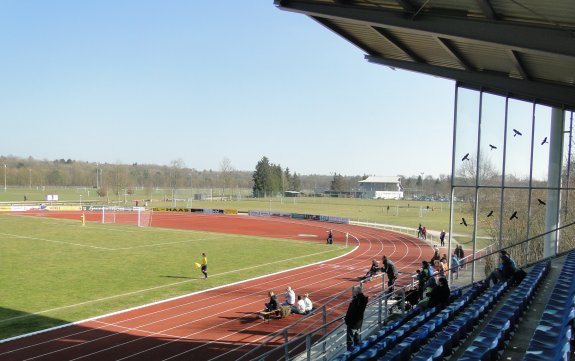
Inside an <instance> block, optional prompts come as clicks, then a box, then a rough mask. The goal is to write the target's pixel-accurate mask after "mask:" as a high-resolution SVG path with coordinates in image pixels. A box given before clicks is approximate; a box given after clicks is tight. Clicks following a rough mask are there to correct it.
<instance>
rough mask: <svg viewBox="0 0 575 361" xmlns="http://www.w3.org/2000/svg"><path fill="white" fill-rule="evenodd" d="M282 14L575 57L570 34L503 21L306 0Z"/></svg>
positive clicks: (286, 5)
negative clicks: (413, 15)
mask: <svg viewBox="0 0 575 361" xmlns="http://www.w3.org/2000/svg"><path fill="white" fill-rule="evenodd" d="M275 4H276V5H277V6H278V7H279V8H280V9H282V10H286V11H293V12H299V13H303V14H306V15H309V16H314V17H324V18H328V19H340V20H346V21H355V22H357V23H361V24H367V25H371V26H376V27H385V28H388V29H404V30H409V31H414V32H419V33H423V34H427V35H435V36H438V37H443V38H447V39H450V40H467V41H476V42H479V43H487V44H490V45H492V46H497V45H499V46H501V47H503V48H505V47H511V48H513V50H517V51H520V52H525V53H539V54H543V55H553V56H566V57H570V58H572V57H575V37H574V36H572V34H571V33H570V32H568V31H566V30H563V29H560V28H554V27H551V26H550V27H548V28H543V27H533V26H530V25H522V24H511V23H505V22H502V21H498V22H489V21H481V20H474V19H469V18H464V17H452V16H441V15H434V14H432V13H422V14H420V16H418V17H417V18H416V20H412V19H410V18H408V17H406V16H405V13H404V12H400V11H393V10H389V9H384V8H377V9H370V8H363V7H359V6H346V7H342V6H338V5H334V4H329V3H323V2H322V3H319V2H310V1H303V0H275Z"/></svg>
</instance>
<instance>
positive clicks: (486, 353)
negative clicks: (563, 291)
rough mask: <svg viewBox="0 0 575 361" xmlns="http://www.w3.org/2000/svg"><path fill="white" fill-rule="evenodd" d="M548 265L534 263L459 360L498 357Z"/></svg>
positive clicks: (493, 358)
mask: <svg viewBox="0 0 575 361" xmlns="http://www.w3.org/2000/svg"><path fill="white" fill-rule="evenodd" d="M549 268H550V263H549V262H547V263H540V264H538V265H536V266H535V267H534V268H533V269H532V270H531V272H529V274H528V275H527V277H525V279H524V280H523V282H521V284H520V285H518V286H517V287H516V288H515V289H513V291H512V293H511V294H510V295H509V297H508V298H507V300H506V302H505V305H503V307H501V308H500V309H499V310H498V311H497V312H496V313H495V314H494V315H493V317H491V319H490V320H489V322H488V324H487V325H486V326H485V327H484V328H483V330H482V331H481V332H480V333H479V335H477V336H476V337H475V339H474V340H473V342H472V344H471V345H470V346H469V347H468V348H467V349H466V350H465V352H464V353H463V354H462V355H461V357H459V359H460V360H482V361H489V360H495V359H497V353H498V352H499V351H500V350H501V349H503V347H504V343H505V341H507V340H508V339H509V337H510V334H511V332H512V331H513V330H514V329H515V327H516V325H517V322H518V321H519V318H520V316H521V315H522V314H523V312H524V310H525V308H526V307H527V304H528V303H529V302H530V300H531V299H532V298H533V296H534V294H535V291H536V289H537V287H538V286H539V284H540V283H541V281H542V280H543V278H544V276H545V275H546V274H547V272H548V271H549Z"/></svg>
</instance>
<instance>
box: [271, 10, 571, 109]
mask: <svg viewBox="0 0 575 361" xmlns="http://www.w3.org/2000/svg"><path fill="white" fill-rule="evenodd" d="M275 4H276V5H277V6H278V8H280V9H282V10H288V11H294V12H299V13H303V14H306V15H308V16H310V17H311V18H313V19H314V20H316V21H317V22H319V23H320V24H322V25H324V26H325V27H327V28H328V29H330V30H331V31H333V32H335V33H336V34H338V35H340V36H341V37H343V38H345V39H346V40H348V41H349V42H351V43H352V44H354V45H355V46H357V47H358V48H360V49H361V50H362V51H364V52H365V54H366V55H365V58H366V59H367V60H368V61H370V62H373V63H376V64H381V65H385V66H389V67H392V68H401V69H406V70H412V71H416V72H420V73H426V74H430V75H434V76H439V77H443V78H448V79H453V80H455V81H457V82H458V84H459V85H461V86H464V87H468V88H472V89H483V90H484V91H487V92H491V93H495V94H499V95H504V96H506V95H508V96H510V97H514V98H518V99H523V100H527V101H534V102H538V103H542V104H546V105H550V106H554V107H559V108H561V107H565V108H566V109H569V110H575V1H574V0H545V1H542V0H275Z"/></svg>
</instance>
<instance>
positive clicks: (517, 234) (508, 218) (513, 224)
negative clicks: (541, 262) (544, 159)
mask: <svg viewBox="0 0 575 361" xmlns="http://www.w3.org/2000/svg"><path fill="white" fill-rule="evenodd" d="M503 194H504V196H503V197H504V198H503V211H502V232H501V243H500V244H501V247H500V248H505V247H509V246H511V245H513V244H517V243H519V242H521V241H523V240H525V239H527V229H528V222H529V213H528V210H529V204H528V203H527V202H528V200H529V190H528V189H505V190H504V193H503ZM509 253H510V255H511V256H512V257H513V259H515V260H516V262H517V263H518V264H520V265H524V264H526V263H527V259H526V254H525V253H524V252H523V250H522V249H520V248H517V247H514V248H513V249H512V252H511V251H510V252H509Z"/></svg>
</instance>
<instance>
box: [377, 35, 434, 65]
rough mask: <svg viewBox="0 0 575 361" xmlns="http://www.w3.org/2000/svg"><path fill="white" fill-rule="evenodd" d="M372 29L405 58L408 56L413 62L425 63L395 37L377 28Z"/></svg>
mask: <svg viewBox="0 0 575 361" xmlns="http://www.w3.org/2000/svg"><path fill="white" fill-rule="evenodd" d="M373 29H374V30H375V31H377V33H378V34H379V35H381V36H383V37H384V38H385V39H386V40H387V41H389V42H390V43H392V44H393V45H394V46H395V47H396V48H398V49H399V50H401V51H403V52H404V53H405V54H407V56H409V57H410V58H411V59H412V60H413V61H417V62H420V63H425V60H424V59H423V58H421V57H420V56H419V55H417V54H416V53H415V52H413V50H411V49H410V48H409V47H407V46H405V44H403V43H402V42H401V40H399V39H398V38H397V37H396V36H395V35H393V34H392V33H390V32H389V31H387V30H385V29H383V28H377V27H373Z"/></svg>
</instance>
